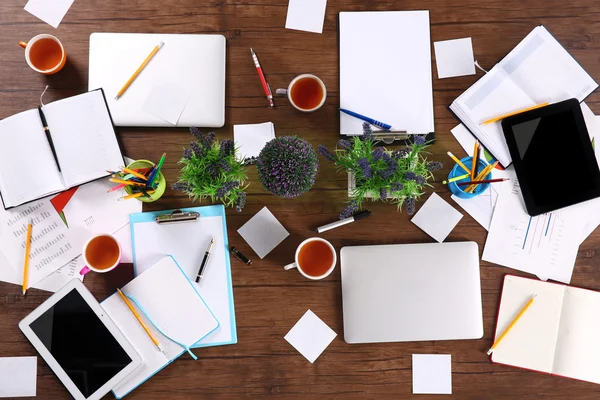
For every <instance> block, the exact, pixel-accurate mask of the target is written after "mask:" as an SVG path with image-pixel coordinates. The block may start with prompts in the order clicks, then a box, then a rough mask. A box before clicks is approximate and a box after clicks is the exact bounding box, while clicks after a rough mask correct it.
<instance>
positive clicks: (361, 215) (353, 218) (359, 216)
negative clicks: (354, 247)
mask: <svg viewBox="0 0 600 400" xmlns="http://www.w3.org/2000/svg"><path fill="white" fill-rule="evenodd" d="M370 215H371V211H367V210H364V211H361V212H358V213H356V214H354V215H353V216H351V217H349V218H346V219H342V220H340V221H335V222H332V223H330V224H327V225H323V226H320V227H318V228H317V232H318V233H323V232H325V231H328V230H330V229H335V228H338V227H340V226H342V225H346V224H349V223H351V222H354V221H358V220H359V219H363V218H367V217H368V216H370Z"/></svg>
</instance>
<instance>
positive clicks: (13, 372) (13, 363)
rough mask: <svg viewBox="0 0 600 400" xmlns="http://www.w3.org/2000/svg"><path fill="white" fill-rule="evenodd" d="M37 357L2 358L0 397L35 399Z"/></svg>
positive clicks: (0, 364) (0, 365)
mask: <svg viewBox="0 0 600 400" xmlns="http://www.w3.org/2000/svg"><path fill="white" fill-rule="evenodd" d="M36 386H37V357H0V397H2V398H4V397H33V396H35V393H36Z"/></svg>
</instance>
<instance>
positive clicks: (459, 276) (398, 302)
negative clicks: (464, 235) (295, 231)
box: [340, 242, 483, 343]
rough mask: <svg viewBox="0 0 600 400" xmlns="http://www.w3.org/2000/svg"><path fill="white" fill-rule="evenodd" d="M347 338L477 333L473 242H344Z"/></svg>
mask: <svg viewBox="0 0 600 400" xmlns="http://www.w3.org/2000/svg"><path fill="white" fill-rule="evenodd" d="M340 260H341V269H342V300H343V310H344V340H345V341H346V342H347V343H377V342H409V341H423V340H453V339H479V338H481V337H482V336H483V316H482V311H481V283H480V278H479V252H478V248H477V244H476V243H475V242H460V243H434V244H399V245H384V246H355V247H344V248H342V250H341V252H340Z"/></svg>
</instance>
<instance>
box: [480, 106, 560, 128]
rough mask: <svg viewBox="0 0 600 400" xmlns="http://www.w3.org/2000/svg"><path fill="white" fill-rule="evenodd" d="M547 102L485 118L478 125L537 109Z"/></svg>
mask: <svg viewBox="0 0 600 400" xmlns="http://www.w3.org/2000/svg"><path fill="white" fill-rule="evenodd" d="M548 104H550V103H548V102H545V103H542V104H538V105H535V106H531V107H527V108H524V109H522V110H518V111H513V112H510V113H508V114H504V115H500V116H499V117H494V118H490V119H486V120H485V121H483V122H481V123H480V124H479V125H485V124H491V123H492V122H498V121H501V120H503V119H504V118H508V117H512V116H513V115H517V114H521V113H524V112H526V111H531V110H535V109H538V108H542V107H546V106H547V105H548Z"/></svg>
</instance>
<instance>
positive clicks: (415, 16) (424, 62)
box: [339, 10, 434, 135]
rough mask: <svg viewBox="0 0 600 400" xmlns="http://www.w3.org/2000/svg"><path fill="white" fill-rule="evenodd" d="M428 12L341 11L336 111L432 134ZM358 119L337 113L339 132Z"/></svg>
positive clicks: (356, 130) (351, 128) (357, 129)
mask: <svg viewBox="0 0 600 400" xmlns="http://www.w3.org/2000/svg"><path fill="white" fill-rule="evenodd" d="M429 30H430V29H429V11H426V10H424V11H367V12H341V13H340V15H339V47H340V108H344V109H348V110H350V111H354V112H356V113H359V114H362V115H365V116H368V117H370V118H373V119H375V120H378V121H382V122H384V123H387V124H390V125H392V130H394V131H407V132H409V133H420V134H426V133H430V132H433V131H434V124H433V86H432V77H431V40H430V32H429ZM362 124H363V121H362V120H360V119H357V118H354V117H352V116H349V115H346V114H344V113H340V134H342V135H359V134H361V133H362Z"/></svg>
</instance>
